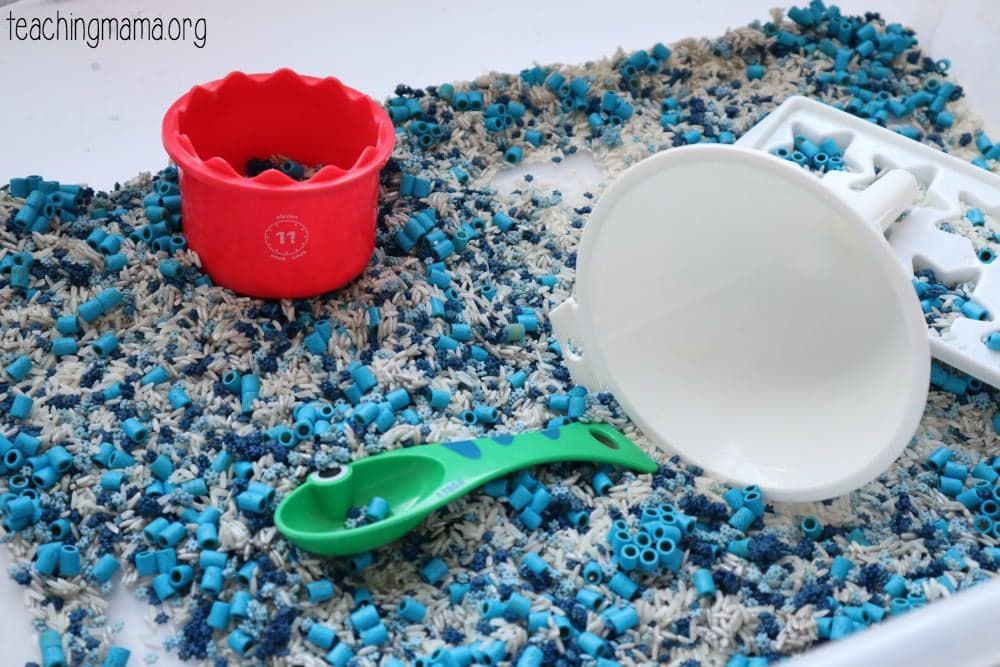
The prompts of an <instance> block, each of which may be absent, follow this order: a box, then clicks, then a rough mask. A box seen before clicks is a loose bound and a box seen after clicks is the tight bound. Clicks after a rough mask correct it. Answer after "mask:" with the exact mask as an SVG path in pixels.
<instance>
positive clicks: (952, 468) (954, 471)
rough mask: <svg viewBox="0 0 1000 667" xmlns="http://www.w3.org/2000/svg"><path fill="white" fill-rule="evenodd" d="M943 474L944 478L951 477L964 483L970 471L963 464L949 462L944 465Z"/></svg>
mask: <svg viewBox="0 0 1000 667" xmlns="http://www.w3.org/2000/svg"><path fill="white" fill-rule="evenodd" d="M941 474H942V475H943V476H944V477H951V478H952V479H957V480H959V481H961V482H964V481H965V480H966V478H968V476H969V469H968V468H967V467H966V466H964V465H962V464H961V463H956V462H954V461H948V462H947V463H945V464H944V468H942V469H941Z"/></svg>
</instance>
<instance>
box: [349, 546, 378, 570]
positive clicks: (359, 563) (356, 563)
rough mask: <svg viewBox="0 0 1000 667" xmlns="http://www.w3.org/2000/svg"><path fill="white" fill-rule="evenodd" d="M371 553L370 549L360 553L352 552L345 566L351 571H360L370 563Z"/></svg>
mask: <svg viewBox="0 0 1000 667" xmlns="http://www.w3.org/2000/svg"><path fill="white" fill-rule="evenodd" d="M372 560H373V558H372V554H371V552H370V551H366V552H364V553H360V554H354V555H353V556H351V557H350V558H348V559H347V568H348V569H349V570H350V571H351V572H361V571H362V570H364V569H365V568H366V567H368V566H369V565H371V564H372Z"/></svg>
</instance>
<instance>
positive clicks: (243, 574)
mask: <svg viewBox="0 0 1000 667" xmlns="http://www.w3.org/2000/svg"><path fill="white" fill-rule="evenodd" d="M257 569H258V565H257V561H255V560H250V561H247V562H246V563H244V564H243V567H241V568H240V569H239V570H237V572H236V578H237V579H238V580H239V582H240V583H241V584H243V585H244V586H249V585H250V584H251V583H253V580H254V577H255V576H257Z"/></svg>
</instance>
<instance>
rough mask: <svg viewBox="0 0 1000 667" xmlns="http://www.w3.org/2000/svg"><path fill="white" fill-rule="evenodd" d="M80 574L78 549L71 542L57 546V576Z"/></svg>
mask: <svg viewBox="0 0 1000 667" xmlns="http://www.w3.org/2000/svg"><path fill="white" fill-rule="evenodd" d="M78 574H80V550H79V549H77V548H76V547H75V546H74V545H72V544H64V545H62V547H60V548H59V576H60V577H75V576H76V575H78Z"/></svg>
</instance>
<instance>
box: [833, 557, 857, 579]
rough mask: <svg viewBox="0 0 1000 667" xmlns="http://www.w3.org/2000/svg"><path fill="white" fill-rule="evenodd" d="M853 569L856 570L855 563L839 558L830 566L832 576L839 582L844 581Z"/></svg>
mask: <svg viewBox="0 0 1000 667" xmlns="http://www.w3.org/2000/svg"><path fill="white" fill-rule="evenodd" d="M852 569H854V563H852V562H851V560H850V559H849V558H845V557H844V556H837V557H835V558H834V559H833V562H832V563H831V564H830V576H831V577H833V578H834V579H836V580H837V581H844V580H845V579H847V575H848V574H849V573H850V572H851V570H852Z"/></svg>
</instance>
